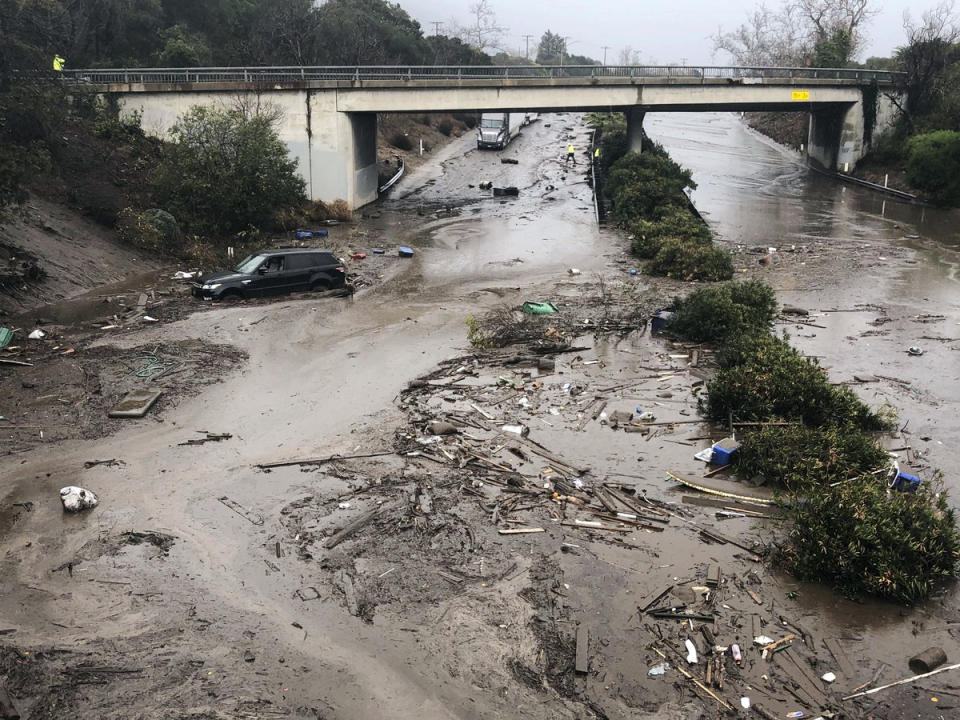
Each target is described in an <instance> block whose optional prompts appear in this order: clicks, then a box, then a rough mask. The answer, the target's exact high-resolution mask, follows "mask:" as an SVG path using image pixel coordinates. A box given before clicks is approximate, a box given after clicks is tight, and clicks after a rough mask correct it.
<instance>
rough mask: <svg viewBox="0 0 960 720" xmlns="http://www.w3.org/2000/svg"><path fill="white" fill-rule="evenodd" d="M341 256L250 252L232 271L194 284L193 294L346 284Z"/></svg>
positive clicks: (242, 294)
mask: <svg viewBox="0 0 960 720" xmlns="http://www.w3.org/2000/svg"><path fill="white" fill-rule="evenodd" d="M346 279H347V269H346V263H344V261H343V258H338V257H337V256H336V255H334V254H333V253H331V252H329V251H328V250H311V249H308V248H289V249H287V248H282V249H279V250H262V251H260V252H256V253H254V254H253V255H250V256H249V257H248V258H247V259H246V260H244V261H243V262H241V263H240V264H239V265H237V266H236V267H235V268H234V269H233V270H227V271H225V272H218V273H213V274H212V275H206V276H204V277H202V278H200V279H199V280H198V281H197V282H195V283H194V284H193V290H192V292H193V295H194V297H199V298H204V299H211V300H242V299H244V298H252V297H262V296H264V295H280V294H283V293H289V292H294V291H297V290H329V289H330V288H338V287H343V286H344V285H345V284H346Z"/></svg>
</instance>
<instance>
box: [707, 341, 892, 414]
mask: <svg viewBox="0 0 960 720" xmlns="http://www.w3.org/2000/svg"><path fill="white" fill-rule="evenodd" d="M717 362H718V364H719V365H720V369H719V370H718V371H717V374H716V376H715V377H714V379H713V380H711V381H710V382H709V383H708V385H707V391H708V396H707V398H706V400H705V401H704V400H703V399H701V400H700V401H699V403H700V411H701V412H702V413H703V414H704V415H705V416H706V417H708V418H710V419H711V420H719V421H727V420H728V419H729V418H731V417H732V418H733V419H734V420H739V421H745V422H750V421H767V420H777V419H780V420H795V421H799V422H803V423H804V424H806V425H812V426H816V427H819V426H822V425H827V424H834V425H850V426H852V427H855V428H859V429H862V430H883V429H885V428H887V427H888V426H889V424H890V422H889V418H886V417H883V416H881V415H880V414H878V413H876V412H874V411H873V410H871V409H870V408H868V407H867V406H866V405H865V404H864V403H863V402H862V401H861V400H860V399H859V398H858V397H857V396H856V394H855V393H854V392H853V391H852V390H851V389H850V388H848V387H841V386H833V385H830V383H829V382H828V381H827V377H826V375H825V374H824V372H823V370H822V369H821V368H820V366H819V365H817V363H816V361H815V360H812V359H811V360H808V359H807V358H805V357H803V356H802V355H801V354H800V353H799V352H797V351H796V350H795V349H793V348H792V347H790V344H789V343H788V342H787V340H786V339H785V338H777V337H774V336H772V335H767V334H766V333H759V334H744V335H740V336H737V337H736V338H735V339H734V340H733V341H732V342H729V343H728V344H727V345H725V346H724V347H723V348H722V349H721V351H720V352H719V353H718V354H717Z"/></svg>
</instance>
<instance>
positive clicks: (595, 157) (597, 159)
mask: <svg viewBox="0 0 960 720" xmlns="http://www.w3.org/2000/svg"><path fill="white" fill-rule="evenodd" d="M593 160H594V162H600V148H597V149H595V150H594V151H593Z"/></svg>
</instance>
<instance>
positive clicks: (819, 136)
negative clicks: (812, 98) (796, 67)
mask: <svg viewBox="0 0 960 720" xmlns="http://www.w3.org/2000/svg"><path fill="white" fill-rule="evenodd" d="M863 130H864V125H863V102H862V101H857V102H855V103H853V104H852V105H847V106H839V107H831V108H827V109H823V110H817V111H814V112H811V113H810V126H809V130H808V133H807V158H808V160H810V161H811V162H812V163H813V164H814V165H816V166H818V167H821V168H823V169H824V170H834V171H837V172H850V171H851V170H853V169H854V167H856V165H857V161H859V160H860V158H862V157H863V156H864V155H865V154H866V148H865V145H866V143H865V142H864V137H863Z"/></svg>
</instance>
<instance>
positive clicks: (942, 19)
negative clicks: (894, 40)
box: [895, 0, 960, 125]
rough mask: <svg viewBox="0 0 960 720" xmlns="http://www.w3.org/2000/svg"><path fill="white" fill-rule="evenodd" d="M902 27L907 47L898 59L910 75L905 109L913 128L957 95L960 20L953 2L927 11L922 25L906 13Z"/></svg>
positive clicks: (902, 68)
mask: <svg viewBox="0 0 960 720" xmlns="http://www.w3.org/2000/svg"><path fill="white" fill-rule="evenodd" d="M903 27H904V30H905V31H906V35H907V44H906V45H904V46H903V47H901V48H897V52H896V54H895V59H896V61H897V63H898V65H899V69H901V70H903V71H904V72H906V73H907V103H906V106H905V107H904V108H902V109H903V110H904V114H905V117H906V119H907V122H908V123H910V124H911V125H913V123H914V118H915V117H916V116H918V115H922V114H924V113H928V112H930V111H931V110H933V109H934V107H936V106H937V104H938V103H939V102H940V101H941V100H942V99H944V98H945V97H946V96H947V95H948V94H951V92H952V93H953V94H956V89H955V88H956V85H955V83H954V82H951V78H950V76H951V74H953V73H951V72H950V70H951V66H954V65H956V64H957V63H960V47H958V46H957V42H958V40H960V21H958V18H957V16H956V14H955V12H954V4H953V2H952V0H951V1H949V2H941V3H940V4H939V5H937V7H935V8H932V9H930V10H927V11H926V12H924V13H923V15H921V16H920V20H919V22H917V21H915V20H914V19H913V18H912V17H911V15H910V13H909V11H908V12H905V13H904V16H903Z"/></svg>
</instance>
